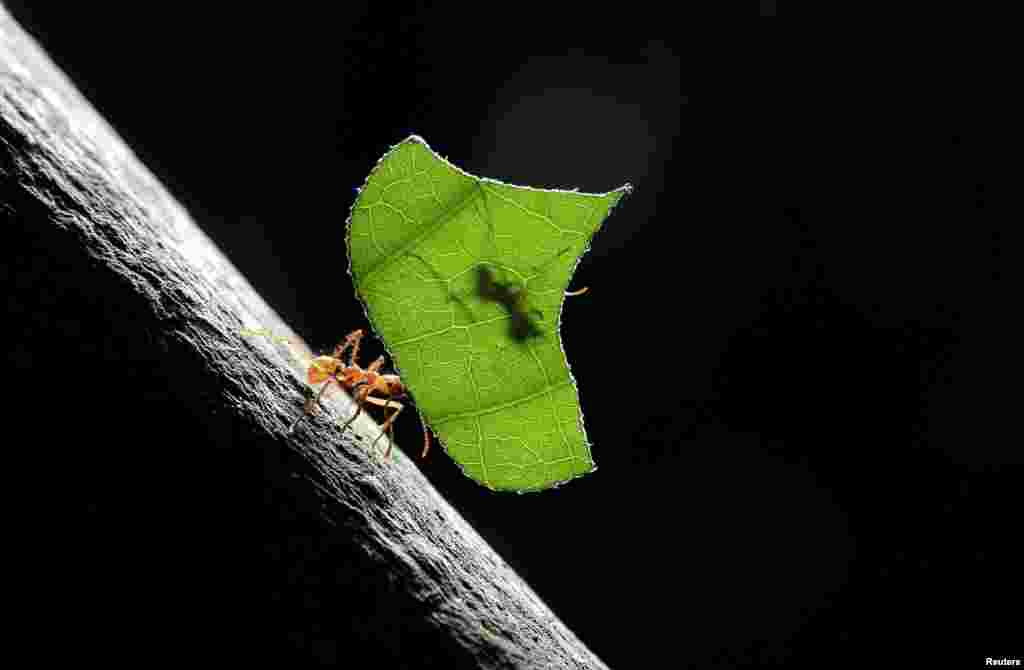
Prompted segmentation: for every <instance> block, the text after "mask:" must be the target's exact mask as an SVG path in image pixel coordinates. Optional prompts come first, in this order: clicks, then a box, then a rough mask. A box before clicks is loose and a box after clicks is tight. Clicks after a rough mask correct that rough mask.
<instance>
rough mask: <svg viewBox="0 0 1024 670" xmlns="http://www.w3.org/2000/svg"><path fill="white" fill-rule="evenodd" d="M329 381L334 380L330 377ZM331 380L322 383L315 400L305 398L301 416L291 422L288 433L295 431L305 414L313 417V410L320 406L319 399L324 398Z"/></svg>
mask: <svg viewBox="0 0 1024 670" xmlns="http://www.w3.org/2000/svg"><path fill="white" fill-rule="evenodd" d="M331 379H335V378H334V377H332V378H331ZM331 379H328V380H327V381H325V382H324V385H323V386H321V387H320V392H319V393H317V394H316V397H315V398H312V397H310V398H306V402H305V404H304V406H303V408H302V414H300V415H299V416H298V418H297V419H295V421H293V422H292V425H291V427H290V428H289V429H288V432H289V433H291V432H292V431H294V430H295V427H296V426H298V425H299V422H300V421H302V418H303V417H305V416H306V415H307V414H308V415H310V416H312V415H313V410H315V409H316V408H317V407H318V406H319V405H320V398H322V397H323V396H324V392H325V391H326V390H327V387H328V386H330V385H331Z"/></svg>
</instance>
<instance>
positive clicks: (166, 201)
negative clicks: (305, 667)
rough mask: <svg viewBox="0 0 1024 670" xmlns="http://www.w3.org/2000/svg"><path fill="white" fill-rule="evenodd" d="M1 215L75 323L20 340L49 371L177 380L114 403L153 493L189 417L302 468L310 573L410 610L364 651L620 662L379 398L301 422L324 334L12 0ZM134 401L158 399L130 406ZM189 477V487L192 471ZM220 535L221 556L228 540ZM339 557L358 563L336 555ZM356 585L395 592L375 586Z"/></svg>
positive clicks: (188, 427) (296, 492) (231, 442)
mask: <svg viewBox="0 0 1024 670" xmlns="http://www.w3.org/2000/svg"><path fill="white" fill-rule="evenodd" d="M126 85H130V84H129V83H127V82H126ZM0 218H2V219H3V220H4V230H5V231H6V232H5V234H6V235H7V241H6V243H7V244H8V245H9V247H12V246H14V245H15V244H16V245H17V246H19V247H20V248H19V249H17V250H13V249H11V248H8V250H7V253H10V254H11V258H10V261H11V264H10V266H9V274H8V276H7V279H8V285H9V299H10V301H12V304H13V303H14V302H17V303H18V304H19V305H20V306H21V307H19V309H20V310H21V311H19V314H20V315H21V317H22V318H25V319H26V321H25V323H28V322H29V321H32V322H33V323H47V324H51V326H46V327H40V328H41V330H39V331H38V332H40V333H44V334H45V332H46V328H47V327H52V328H54V329H59V330H60V332H59V333H58V334H56V335H55V336H54V337H55V338H57V339H58V341H63V342H64V345H63V347H64V348H62V349H59V350H57V351H53V350H51V349H50V347H51V346H53V344H52V341H44V340H45V338H43V339H40V337H39V336H34V337H26V338H25V340H24V341H22V342H21V343H20V344H19V345H17V346H20V347H21V349H19V351H20V352H21V353H20V354H19V355H20V356H23V357H28V358H30V359H31V360H34V361H35V362H36V363H35V366H36V367H37V368H38V367H39V366H40V365H42V364H43V363H44V362H45V363H46V364H47V366H48V369H49V364H51V363H56V362H57V361H56V360H54V357H55V356H56V355H58V354H61V355H67V356H68V357H67V359H66V360H67V361H68V362H71V363H72V365H71V366H70V367H69V368H68V369H67V372H69V373H71V374H70V375H69V378H68V381H79V382H86V381H88V380H87V379H85V378H84V377H85V372H84V371H86V370H88V371H89V372H88V374H89V375H90V376H92V378H93V379H94V380H95V379H96V378H97V376H98V375H101V374H103V373H102V371H103V370H109V371H110V374H112V375H117V374H121V372H122V371H125V370H128V369H130V370H131V371H132V374H135V375H150V383H149V384H148V386H149V387H152V386H153V384H152V380H153V379H157V380H160V384H166V386H167V389H166V391H165V392H164V394H163V395H161V396H160V400H159V402H158V403H156V404H155V406H154V403H150V404H149V405H143V404H132V405H126V404H130V403H135V402H136V399H134V398H132V397H131V395H132V394H137V393H142V392H143V391H139V390H138V389H126V390H125V394H127V396H126V397H125V398H124V399H123V400H122V399H121V396H120V395H118V396H117V397H110V398H109V399H108V404H107V407H108V408H109V411H108V412H107V413H106V414H105V415H103V416H97V417H94V420H95V421H96V422H99V423H103V424H105V427H104V430H105V431H107V433H106V434H107V435H108V436H109V439H110V440H120V441H122V442H124V441H132V440H135V443H134V444H133V448H134V449H135V450H136V451H135V453H136V454H137V457H138V458H140V459H152V460H150V461H147V468H145V469H141V468H140V470H139V471H137V472H134V473H133V477H134V478H137V479H138V480H141V482H142V483H140V484H138V489H139V490H140V491H141V490H142V489H143V488H144V484H145V480H146V479H147V478H150V477H155V476H157V475H155V474H154V473H153V472H152V471H151V470H150V468H149V467H148V466H149V465H154V464H156V463H159V460H158V459H157V458H156V457H155V456H153V455H152V454H153V453H159V454H161V456H160V458H162V459H164V460H165V462H166V463H168V464H171V463H173V460H174V459H175V458H178V457H180V456H179V455H178V454H179V452H177V451H175V450H173V449H161V450H160V451H155V450H154V448H153V446H152V444H153V440H155V439H157V438H158V437H159V433H160V432H161V431H163V430H176V431H177V438H176V442H177V443H179V444H185V443H188V444H197V445H201V446H200V447H197V448H194V449H192V451H191V452H188V453H193V454H198V456H197V460H199V461H200V462H198V463H196V464H195V468H196V469H195V470H193V471H195V472H198V471H199V469H200V468H201V467H202V462H201V461H202V460H203V459H204V458H207V457H209V458H210V459H215V458H216V455H215V452H216V450H217V449H221V448H223V449H229V450H230V449H233V450H234V451H233V452H231V453H234V454H237V455H238V456H237V458H238V459H239V460H238V463H239V466H238V472H237V475H236V477H244V476H246V475H247V474H249V473H250V472H251V471H252V468H251V467H249V466H250V465H251V464H252V463H261V464H262V465H263V467H264V468H265V471H264V476H265V478H266V479H267V481H270V482H290V483H289V484H287V485H282V486H283V487H284V488H283V489H282V490H284V489H287V491H288V495H289V496H292V498H294V499H295V500H297V501H298V502H296V509H297V510H298V512H297V513H298V514H300V515H302V514H305V515H307V516H309V517H310V518H311V519H312V522H313V524H314V525H315V527H316V528H318V529H319V531H320V535H319V536H317V537H310V538H308V546H306V547H305V548H304V549H303V550H302V551H301V552H300V553H299V554H298V557H297V559H296V560H297V561H299V560H301V561H306V562H308V563H309V565H306V566H305V567H304V570H305V571H306V572H305V574H306V576H307V577H308V574H309V572H310V571H315V570H320V571H321V576H320V579H319V583H318V584H317V585H316V586H315V588H311V589H310V591H311V592H314V591H315V594H316V597H317V598H319V599H321V600H325V601H333V602H334V603H335V605H334V608H335V610H340V611H347V614H348V615H349V619H350V620H358V619H360V617H361V616H362V615H363V613H362V612H361V611H352V609H353V608H355V609H356V610H358V608H361V607H362V608H366V607H369V608H371V609H374V610H376V612H372V611H368V612H365V616H366V618H367V620H370V621H375V622H378V624H379V622H381V621H389V620H390V621H392V626H391V629H388V628H387V627H386V626H382V625H377V626H376V628H377V630H375V631H373V635H370V636H366V637H365V638H363V639H365V643H364V644H365V645H366V647H367V648H365V649H358V648H357V649H348V650H347V651H346V652H345V653H346V654H351V655H353V656H362V657H364V658H373V657H374V655H375V654H376V655H378V656H380V650H379V649H377V648H376V647H378V646H379V645H388V646H393V647H394V649H392V650H391V651H390V652H389V654H385V656H388V657H390V658H393V659H394V660H395V662H396V664H404V665H410V666H417V665H419V664H420V662H424V661H425V659H443V661H440V665H442V666H443V667H448V668H471V667H472V668H601V667H605V666H604V665H603V664H602V663H601V661H600V660H599V659H598V658H597V657H596V656H595V655H594V654H593V653H592V652H590V651H589V650H588V649H587V648H586V647H585V646H584V645H583V644H582V643H581V642H580V641H579V640H578V639H577V638H576V637H575V636H574V635H573V634H572V632H570V631H569V630H568V629H567V628H566V627H565V626H564V625H563V624H562V623H561V622H560V621H559V620H558V619H557V618H556V617H555V616H554V615H553V614H552V612H551V611H550V610H549V609H548V607H547V606H546V605H545V604H544V603H543V602H542V601H541V600H540V599H539V598H538V597H537V595H536V594H535V593H534V592H533V591H532V590H531V589H530V588H529V586H527V585H526V584H525V583H524V582H523V580H522V579H521V578H519V577H518V576H517V575H516V574H515V573H514V572H513V571H512V569H511V568H510V567H509V566H508V565H507V564H506V563H504V562H503V561H502V559H501V558H500V557H499V556H498V555H497V554H495V552H494V551H493V550H492V549H491V548H490V547H489V546H488V545H487V544H485V542H484V541H483V540H482V539H481V537H480V536H479V535H478V534H477V533H476V532H475V531H474V530H473V529H472V528H471V527H470V526H469V525H468V524H467V522H466V521H465V520H464V519H463V518H462V517H461V516H460V515H459V514H457V513H456V512H455V511H454V510H453V509H452V507H451V506H450V505H449V504H447V503H446V502H445V500H444V499H443V498H442V497H441V496H440V495H438V493H437V491H435V490H434V489H433V488H432V487H431V485H430V484H429V483H428V481H427V480H426V479H425V478H424V477H423V475H422V474H421V473H420V472H419V471H418V470H417V468H416V467H415V465H414V464H413V463H412V462H411V461H410V460H409V459H408V458H405V457H404V456H402V455H401V454H400V453H399V451H398V450H397V449H396V450H395V454H396V455H395V456H394V457H393V459H392V460H391V461H390V462H385V461H384V460H383V459H382V458H381V456H380V453H381V452H382V451H383V450H382V447H383V442H382V443H381V444H378V445H377V449H376V450H374V451H371V450H370V442H372V441H373V439H374V438H375V437H377V434H378V432H379V428H377V424H376V423H374V422H373V421H372V419H370V418H369V417H367V416H366V415H365V414H364V416H362V417H360V420H359V421H357V422H356V423H355V424H354V425H353V429H352V430H350V431H346V432H345V433H344V434H342V433H341V432H340V431H339V429H338V424H339V421H341V420H343V419H344V418H345V417H347V416H349V415H350V414H351V413H352V411H353V409H354V407H353V405H352V401H351V399H350V398H348V397H347V396H345V394H342V393H336V394H333V395H334V397H333V398H329V399H328V400H325V402H324V409H323V411H321V412H320V413H319V415H318V416H316V417H313V418H310V419H307V420H305V421H304V422H303V423H302V424H300V425H299V427H298V428H297V429H296V430H295V431H294V433H289V432H288V428H289V426H290V425H291V423H292V421H293V420H294V419H295V417H296V415H297V413H298V412H301V408H302V404H303V399H304V397H305V394H306V393H307V387H306V385H305V383H304V373H305V368H304V363H303V359H304V357H305V358H308V356H309V352H308V350H306V348H305V347H304V345H302V344H301V342H299V340H298V338H296V337H295V336H294V334H293V333H292V332H291V331H290V330H289V328H288V327H287V326H286V325H285V324H284V323H282V322H281V320H280V318H279V317H278V316H277V315H276V314H275V313H274V312H273V311H272V310H271V309H270V307H268V306H267V305H266V304H265V303H264V302H263V301H262V300H261V298H260V297H259V296H258V295H256V294H255V292H254V291H253V289H252V287H251V286H250V285H249V284H248V282H246V280H245V278H243V277H242V276H241V275H240V274H239V273H238V272H237V271H236V270H235V268H233V267H232V265H231V264H230V263H229V262H228V260H227V259H226V258H225V257H224V256H223V255H222V254H221V253H220V251H219V250H218V249H217V248H216V247H215V246H214V245H213V244H212V243H211V241H210V240H209V239H208V238H207V237H206V236H205V235H204V234H203V232H202V231H201V230H200V229H199V228H198V227H197V226H196V225H195V224H194V223H193V222H192V221H191V220H190V218H189V216H188V214H187V213H186V212H185V210H184V209H183V208H182V207H181V206H180V205H179V204H178V203H177V202H175V201H174V200H173V199H172V198H171V197H170V196H169V194H168V193H167V191H166V190H165V189H164V188H163V187H162V186H161V185H160V184H159V183H158V182H157V180H156V179H155V178H154V177H153V175H152V174H151V173H150V172H149V171H147V169H146V168H145V167H144V166H143V165H142V164H141V162H140V161H139V160H138V159H137V158H136V157H135V156H134V155H133V154H132V152H131V150H130V149H128V147H127V146H126V145H125V144H124V142H123V141H122V140H121V139H120V138H119V137H118V136H117V134H116V133H115V132H114V131H113V130H112V129H111V127H110V126H108V125H107V123H105V122H104V120H103V119H102V118H100V116H99V115H98V114H97V112H96V111H95V110H94V109H93V108H92V107H91V106H90V105H89V103H88V102H87V101H86V100H85V99H84V97H83V96H82V95H81V94H80V93H79V92H78V91H77V90H76V89H75V87H74V86H73V85H72V84H71V83H70V81H69V80H68V79H67V78H66V77H65V76H64V74H62V73H61V72H60V71H59V70H58V69H57V68H56V66H55V65H54V64H53V63H52V62H51V61H50V60H49V58H48V57H47V56H46V55H45V54H44V53H43V52H42V50H41V49H40V48H39V47H38V45H37V44H36V43H35V42H34V41H33V40H32V39H31V38H30V37H29V36H28V35H27V34H26V33H25V32H24V31H23V30H22V29H21V28H20V27H19V26H18V25H17V24H16V23H15V22H14V20H13V19H12V18H11V17H10V15H9V14H7V12H6V10H4V9H3V8H2V7H0ZM15 254H18V255H19V256H18V258H15ZM12 309H13V308H12ZM72 321H74V323H73V324H71V322H72ZM25 328H28V326H25ZM245 329H250V330H256V329H264V330H266V331H267V332H270V333H273V334H275V335H279V336H286V337H289V338H291V342H277V341H273V340H271V339H270V338H267V337H260V336H246V335H244V334H243V333H242V331H243V330H245ZM26 332H27V331H26ZM33 332H35V331H33ZM341 335H344V333H339V336H341ZM70 354H73V357H72V356H71V355H70ZM12 355H13V354H12ZM61 360H62V362H63V360H64V359H61ZM61 369H62V370H63V368H61ZM51 372H52V370H51ZM80 388H81V391H82V393H83V395H85V394H87V393H89V392H90V391H89V389H90V386H88V385H85V384H83V385H82V386H81V387H80ZM95 388H103V389H108V388H109V387H108V386H103V385H99V384H98V385H97V386H96V387H95ZM93 392H95V391H93ZM330 395H331V394H328V396H330ZM83 402H88V400H87V399H83ZM140 402H141V401H140ZM125 406H131V407H132V408H133V409H132V410H131V412H132V413H133V414H135V413H142V414H145V416H142V417H141V419H140V417H138V416H135V417H132V418H131V420H129V418H128V417H126V416H125V411H124V407H125ZM146 407H148V408H149V409H148V413H147V410H146V409H145V408H146ZM180 417H197V419H196V420H195V421H194V422H193V423H189V421H188V420H187V419H185V418H180ZM140 426H145V428H140ZM182 434H184V435H185V439H183V438H182V437H181V436H182ZM190 440H191V442H190ZM72 444H74V442H73V441H72ZM74 448H83V449H84V448H86V447H85V446H84V445H74ZM89 448H93V447H89ZM182 449H183V450H184V451H182V452H180V453H185V452H186V451H187V450H185V448H184V447H183V448H182ZM203 449H209V451H208V452H204V451H202V450H203ZM434 456H435V457H442V456H441V453H440V452H436V453H435V454H434ZM83 458H84V457H83ZM95 458H103V455H102V453H100V452H96V453H95ZM168 467H175V466H173V465H168ZM268 470H269V471H268ZM189 471H190V470H188V469H185V468H180V472H185V473H187V472H189ZM179 484H180V489H181V492H182V494H184V495H187V493H188V489H189V486H190V482H189V481H187V480H186V481H181V482H179ZM262 484H263V482H259V483H258V484H257V487H258V486H259V485H262ZM225 485H226V486H229V484H228V483H226V484H225ZM288 487H290V488H288ZM279 497H280V496H277V497H274V496H271V499H272V500H277V499H278V498H279ZM121 504H124V505H132V504H141V502H140V501H138V500H135V501H133V500H124V501H122V503H121ZM248 504H250V503H248V502H246V501H238V505H237V508H235V511H234V513H235V514H239V515H242V516H244V515H246V514H249V513H252V514H253V515H254V516H258V515H259V512H258V511H254V510H253V509H252V508H249V507H246V505H248ZM266 504H267V503H266V502H264V500H263V499H260V500H258V501H256V502H253V503H251V505H252V506H253V508H255V507H259V506H261V505H266ZM211 513H212V512H211ZM264 513H265V512H264ZM183 523H184V524H186V525H187V523H188V519H186V520H185V521H184V522H183ZM269 532H270V531H268V533H269ZM272 539H273V538H271V540H272ZM229 541H230V540H229V539H225V540H224V542H229ZM269 541H270V540H268V542H269ZM225 546H226V545H225ZM209 549H210V554H211V555H213V554H214V553H215V552H216V551H217V550H218V547H216V546H215V547H210V548H209ZM339 555H344V556H346V557H348V558H347V559H346V561H347V562H345V563H341V564H333V565H330V566H323V565H320V564H318V563H316V561H317V560H318V559H317V557H320V556H339ZM352 584H361V585H362V587H363V588H365V587H366V586H367V585H368V584H369V585H372V586H373V587H374V588H375V589H376V590H377V593H376V594H374V595H373V597H372V598H371V599H369V600H368V599H366V598H358V597H356V596H355V595H354V594H353V593H352V592H351V589H352V586H351V585H352ZM296 588H298V587H296ZM324 611H325V612H327V611H333V610H330V609H328V608H325V609H324ZM390 613H395V614H394V618H393V619H391V618H390V617H391V616H392V615H391V614H390ZM399 613H401V614H400V615H399ZM125 616H126V617H128V616H132V614H130V613H125ZM325 616H326V615H325ZM301 625H302V626H303V627H305V628H306V629H308V628H309V627H310V626H311V625H315V626H317V627H318V628H320V629H322V630H323V631H325V632H324V633H323V635H324V636H325V637H330V636H331V634H332V631H335V632H336V633H337V634H338V635H339V636H342V637H344V639H346V640H348V641H349V642H351V641H352V640H355V639H357V638H356V637H353V636H346V635H347V634H346V633H345V632H344V631H342V630H340V629H341V628H342V627H344V626H345V623H344V621H341V620H334V619H332V620H325V621H319V622H312V623H310V622H308V621H306V622H303V623H302V624H301ZM296 626H299V624H298V623H296ZM410 631H413V632H410ZM179 643H181V644H185V645H187V644H188V637H187V636H186V637H184V638H181V637H180V636H179ZM399 648H401V649H400V650H398V649H399Z"/></svg>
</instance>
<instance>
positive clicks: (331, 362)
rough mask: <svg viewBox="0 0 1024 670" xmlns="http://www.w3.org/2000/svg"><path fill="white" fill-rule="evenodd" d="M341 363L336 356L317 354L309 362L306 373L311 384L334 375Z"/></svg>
mask: <svg viewBox="0 0 1024 670" xmlns="http://www.w3.org/2000/svg"><path fill="white" fill-rule="evenodd" d="M339 365H341V361H339V360H338V359H337V358H335V357H334V356H317V357H316V358H314V359H313V360H311V361H310V362H309V370H308V371H307V373H306V376H307V379H308V381H309V383H310V384H319V383H320V382H322V381H327V379H328V378H329V377H330V376H331V375H333V374H334V373H335V372H337V370H338V366H339Z"/></svg>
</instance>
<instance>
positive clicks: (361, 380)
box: [289, 330, 430, 459]
mask: <svg viewBox="0 0 1024 670" xmlns="http://www.w3.org/2000/svg"><path fill="white" fill-rule="evenodd" d="M363 335H364V333H363V331H362V330H355V331H352V332H351V333H349V334H348V336H347V337H346V338H345V341H344V342H342V343H341V344H339V345H338V346H336V347H335V348H334V353H332V354H331V355H330V356H317V357H316V358H314V359H313V360H312V361H310V364H309V371H308V373H307V377H308V381H309V383H310V384H311V385H312V384H319V383H320V382H324V385H323V386H322V387H321V388H320V392H319V393H317V395H316V397H310V398H308V399H307V400H306V406H305V412H304V413H303V414H302V415H300V416H299V418H298V419H296V420H295V423H293V424H292V427H291V428H290V429H289V432H291V431H292V430H294V429H295V426H296V425H298V423H299V421H301V420H302V417H303V416H305V415H306V414H312V413H313V411H314V410H315V408H316V407H317V406H318V405H319V403H320V398H321V396H323V394H324V392H325V391H326V390H327V387H328V386H330V385H331V384H330V383H331V381H334V382H337V383H338V384H340V385H341V387H342V388H344V389H346V390H348V391H355V393H354V394H353V397H354V399H355V401H356V405H357V408H356V413H355V414H353V415H352V416H351V417H350V418H349V420H348V421H346V422H345V425H343V426H342V427H341V430H342V432H344V431H345V429H346V428H348V427H349V426H350V425H351V424H352V422H353V421H355V420H356V417H357V416H359V414H360V413H361V412H362V411H363V407H364V406H365V405H366V404H367V403H369V404H372V405H377V406H379V407H383V408H384V414H385V420H384V423H383V425H381V431H380V435H378V436H377V439H376V440H374V441H373V444H371V445H370V448H373V446H374V445H376V444H377V442H378V441H379V440H380V438H382V437H384V433H386V432H389V433H390V437H391V440H390V441H389V443H388V449H387V451H386V452H385V453H384V458H385V459H387V458H389V457H390V456H391V447H392V445H393V443H394V435H395V429H394V426H393V425H392V424H393V423H394V421H395V417H397V416H398V415H399V414H400V413H401V411H402V410H403V409H404V408H405V407H404V405H402V403H399V402H395V401H394V398H407V397H408V391H407V389H406V387H405V384H403V383H402V380H401V379H400V378H399V377H398V375H393V374H381V373H380V372H379V370H380V369H381V367H383V366H384V357H383V356H381V357H380V358H378V359H377V360H375V361H374V362H373V363H370V365H369V367H367V368H365V369H364V368H362V367H360V366H359V363H357V362H356V358H357V357H358V355H359V341H360V340H361V339H362V338H363ZM348 349H351V351H350V352H349V357H348V363H345V360H344V359H343V358H342V356H343V355H344V353H345V351H346V350H348ZM372 393H379V394H382V395H387V398H386V399H382V398H375V397H373V396H372V395H371V394H372ZM389 408H394V410H395V411H394V413H393V414H392V415H391V416H387V410H388V409H389ZM429 450H430V431H429V430H428V429H427V427H426V426H424V427H423V453H422V454H421V455H420V458H426V456H427V452H428V451H429Z"/></svg>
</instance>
